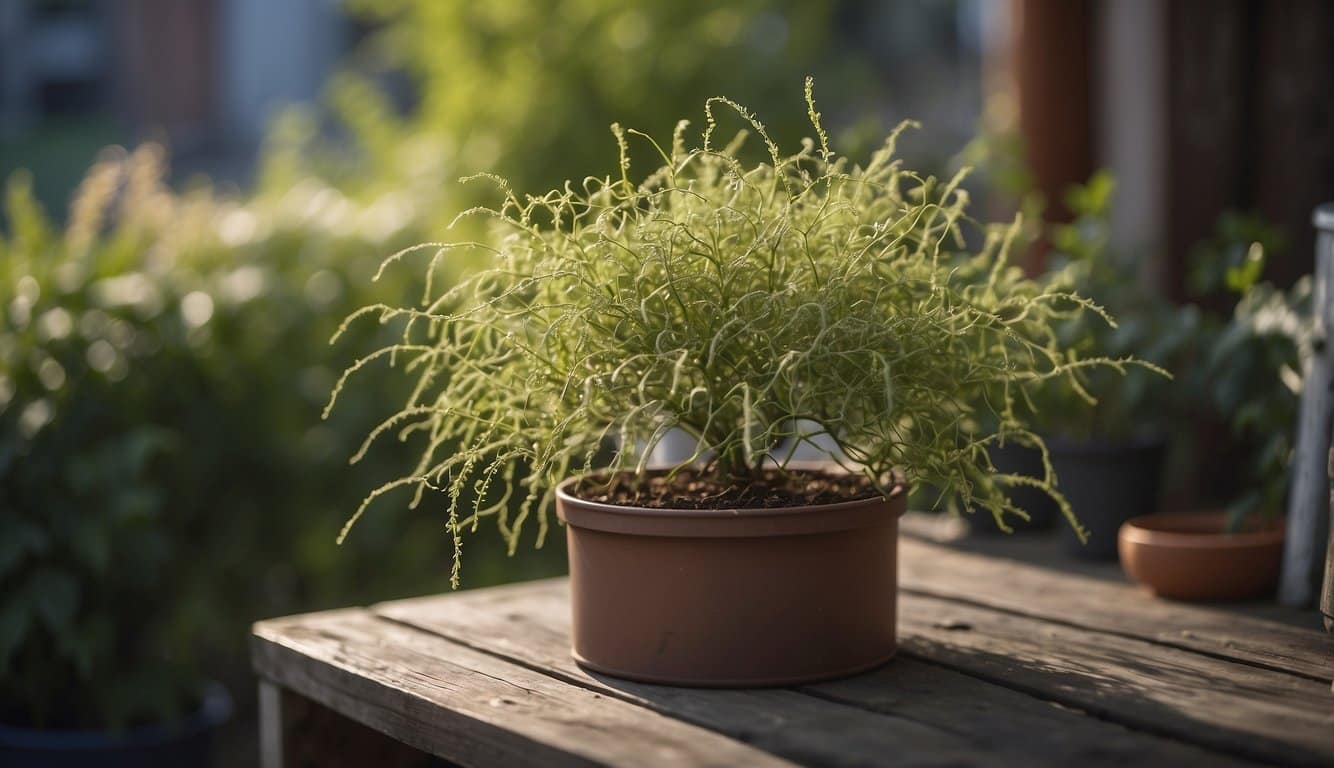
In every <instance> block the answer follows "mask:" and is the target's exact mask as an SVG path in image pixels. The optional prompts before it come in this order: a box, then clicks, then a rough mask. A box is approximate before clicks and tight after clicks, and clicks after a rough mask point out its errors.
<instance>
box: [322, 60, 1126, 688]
mask: <svg viewBox="0 0 1334 768" xmlns="http://www.w3.org/2000/svg"><path fill="white" fill-rule="evenodd" d="M810 88H811V86H810V83H809V81H808V83H807V91H806V95H807V107H808V116H809V118H810V120H811V125H812V130H813V131H814V134H815V139H814V140H808V141H807V142H805V143H804V145H803V147H802V149H801V150H800V151H799V152H797V153H796V154H791V155H785V154H783V153H782V152H781V151H780V150H779V148H778V147H777V146H776V145H775V143H774V142H773V141H771V140H770V137H769V135H768V134H767V132H766V130H765V128H764V126H763V124H762V123H760V122H759V121H758V120H757V119H756V118H755V117H754V116H752V115H751V114H750V113H749V112H747V111H746V110H745V109H744V108H743V107H740V106H739V105H737V104H735V103H733V102H731V101H728V100H726V99H721V98H715V99H711V100H709V101H708V102H707V103H706V106H705V118H706V124H707V127H706V128H705V130H704V132H703V135H702V143H701V144H700V145H699V146H698V147H697V148H690V147H689V146H688V145H687V138H686V131H687V123H686V122H685V121H682V122H681V123H679V124H678V126H677V128H676V130H675V131H674V133H673V135H672V138H671V141H670V142H664V143H662V144H660V143H658V142H657V141H655V140H654V139H652V138H651V137H649V136H648V135H646V134H642V133H639V132H636V131H625V130H622V129H621V128H620V127H619V126H615V125H613V126H612V130H613V132H614V134H615V137H616V140H617V144H618V146H619V150H620V165H619V169H618V170H617V172H616V173H615V174H614V175H612V176H609V177H604V178H595V177H590V178H588V179H585V180H584V181H583V182H581V183H578V184H575V183H569V184H567V185H565V187H563V188H561V189H557V190H553V191H551V192H548V193H546V194H542V195H536V196H531V195H530V196H520V195H518V194H516V193H515V192H514V191H512V190H511V189H510V188H509V187H508V185H506V184H505V182H503V181H501V180H499V179H496V178H494V177H488V178H491V180H492V181H493V182H495V183H496V185H497V186H498V188H499V195H500V196H501V198H502V202H501V203H500V204H499V205H498V206H496V207H494V208H489V209H488V208H483V209H474V210H470V211H467V212H465V214H463V215H469V216H471V215H482V216H488V217H490V218H491V219H493V220H494V221H495V222H496V227H497V232H496V239H495V241H494V242H485V243H477V242H473V243H460V244H451V245H444V246H441V245H438V244H430V245H425V246H421V247H420V248H419V249H417V250H421V251H425V252H427V253H430V254H432V256H431V259H430V261H429V263H428V266H427V280H426V283H427V293H426V295H425V296H424V297H423V299H424V300H423V304H422V305H421V306H420V307H408V308H397V307H391V306H384V305H379V306H373V307H368V308H366V309H365V310H364V311H363V313H358V315H354V316H353V317H352V318H350V319H349V323H350V322H353V321H355V320H356V318H357V317H359V316H361V315H363V314H365V315H371V316H374V317H376V318H378V319H379V321H380V322H382V323H383V322H399V323H401V324H402V327H403V336H402V340H401V342H400V343H398V344H395V345H392V346H389V347H386V348H383V349H380V350H378V351H376V352H374V353H372V354H370V355H368V356H366V357H363V358H361V359H360V360H358V361H357V362H356V363H354V364H353V365H352V366H351V367H350V368H349V370H348V372H347V373H346V374H345V375H344V377H343V379H342V380H340V382H339V383H338V385H337V386H336V387H335V389H334V392H333V395H332V397H331V401H330V407H333V406H334V404H335V401H336V400H337V397H338V394H339V391H340V390H341V389H342V387H343V385H344V383H345V382H346V379H347V376H348V375H350V374H352V373H354V372H355V371H357V370H361V369H363V368H364V367H365V366H366V365H369V364H371V363H372V362H373V361H375V360H387V361H391V362H392V364H395V365H398V366H401V367H402V368H403V370H404V371H405V372H410V373H411V374H412V375H413V376H414V377H415V379H416V388H415V391H414V393H413V395H412V397H411V399H410V400H409V401H408V402H407V403H406V405H405V407H404V408H403V409H402V410H401V411H399V412H398V413H396V414H395V415H393V416H391V417H390V418H388V419H387V420H386V421H385V422H384V423H383V424H382V425H381V426H380V427H379V428H378V429H376V430H375V431H373V432H372V433H371V435H370V436H369V437H368V439H367V445H366V446H363V450H362V451H361V452H360V453H359V454H358V457H359V456H361V455H364V453H365V451H366V450H367V449H368V448H369V447H370V444H371V442H373V441H374V440H375V439H376V438H378V437H379V436H381V435H384V434H389V433H397V434H398V435H399V436H400V438H403V439H412V438H417V439H419V440H420V441H421V444H422V446H423V447H422V449H421V455H420V459H419V460H418V461H417V462H416V464H415V466H413V467H412V468H411V470H410V471H409V472H407V473H406V474H404V475H403V476H402V477H400V478H398V479H396V480H393V481H391V482H388V483H386V484H385V485H383V486H381V487H380V488H378V489H376V490H375V491H373V492H372V493H371V494H370V495H369V496H368V497H367V498H366V500H365V501H364V502H363V503H362V505H361V506H360V507H359V508H358V510H357V511H356V513H355V514H354V515H353V516H352V518H351V519H350V520H349V521H348V527H350V526H352V525H353V524H354V523H355V522H356V520H357V519H358V518H359V517H360V516H361V515H362V514H363V512H364V511H365V510H366V508H367V506H368V505H369V504H370V503H371V502H373V501H374V500H375V499H377V498H379V497H380V496H382V495H384V494H386V493H389V492H391V491H394V490H396V489H406V490H407V491H410V492H411V494H412V497H413V501H412V503H413V504H416V503H419V502H421V501H422V500H424V499H426V498H427V497H428V495H430V496H431V497H434V496H435V495H443V497H444V500H443V501H442V502H441V503H442V505H443V506H444V507H445V509H446V516H447V523H446V525H447V529H448V531H449V532H450V534H451V536H452V537H453V541H454V547H455V554H456V559H455V563H454V567H455V569H456V570H455V574H456V575H457V573H458V571H457V569H458V568H459V566H460V560H459V555H460V554H461V550H460V536H461V534H463V533H464V532H465V531H469V530H473V529H475V528H476V527H477V526H478V525H479V523H480V522H481V520H482V519H483V518H485V517H493V518H494V519H495V521H496V523H497V524H498V525H499V527H500V530H501V531H502V532H503V534H504V535H505V536H506V538H507V539H508V540H509V541H510V542H511V545H512V546H514V545H517V543H518V541H519V539H520V537H521V536H523V535H524V534H525V531H526V530H527V528H526V524H527V523H529V522H530V521H533V520H535V521H536V524H537V532H536V540H537V542H538V544H539V545H540V544H541V543H542V542H543V541H544V540H545V539H546V537H547V536H548V532H549V525H550V523H549V512H548V510H550V509H551V508H552V507H553V506H554V508H555V510H556V512H557V514H558V516H559V517H560V519H561V520H562V521H563V522H564V523H565V524H566V528H567V543H568V549H569V556H570V575H571V599H572V610H573V618H574V621H573V646H574V648H573V650H574V654H575V657H576V659H578V660H579V661H580V662H581V663H582V664H584V665H586V666H587V667H589V668H591V669H594V670H598V671H601V672H606V673H610V674H613V675H617V676H622V677H627V678H632V679H639V680H649V681H655V682H666V683H675V684H688V685H726V686H733V685H767V684H782V683H791V682H795V681H798V680H812V679H820V678H827V677H831V676H838V675H843V674H849V673H852V672H855V671H857V670H861V669H864V668H867V667H870V666H874V665H876V664H879V663H881V662H883V661H884V660H885V659H887V658H889V657H890V656H891V655H892V654H893V653H894V651H895V647H896V644H895V604H896V583H897V572H896V567H895V558H896V549H897V548H896V530H897V521H898V516H899V515H900V514H901V513H902V511H903V509H904V499H905V493H906V488H907V487H909V486H910V485H912V484H929V485H931V486H933V487H935V488H938V489H940V490H941V492H942V493H944V494H947V495H949V496H951V497H952V498H956V499H958V500H959V501H960V503H961V504H962V505H963V506H964V507H965V508H966V509H967V510H969V511H973V510H977V511H979V512H985V513H988V514H990V515H992V516H994V518H995V520H996V522H997V524H999V525H1000V526H1001V527H1003V528H1005V527H1008V524H1007V522H1006V521H1007V519H1013V518H1014V517H1016V516H1017V517H1019V518H1023V517H1024V516H1025V514H1026V513H1025V512H1024V511H1023V510H1022V509H1019V508H1018V507H1016V505H1015V504H1014V503H1013V502H1012V501H1011V499H1010V497H1009V495H1008V491H1009V490H1010V489H1012V488H1013V487H1026V486H1031V487H1038V488H1041V489H1042V490H1044V491H1045V492H1046V493H1048V494H1050V495H1051V496H1052V498H1053V499H1055V501H1056V503H1057V505H1058V507H1059V508H1060V509H1061V510H1062V512H1063V514H1064V516H1065V518H1066V519H1067V521H1068V522H1069V524H1070V525H1071V527H1072V528H1073V529H1074V530H1075V531H1076V533H1077V535H1082V529H1081V528H1080V527H1079V525H1078V523H1077V522H1076V521H1075V519H1074V517H1073V515H1072V514H1071V513H1070V510H1069V506H1068V504H1066V502H1065V500H1064V498H1063V497H1062V496H1061V494H1060V492H1059V491H1058V490H1057V487H1056V477H1055V476H1054V475H1053V474H1052V473H1051V472H1050V471H1049V472H1047V473H1046V475H1044V476H1043V477H1041V478H1032V477H1027V476H1019V475H1014V474H998V473H996V472H995V471H994V469H993V468H992V466H991V464H990V462H989V459H988V449H989V448H990V447H991V446H993V445H997V444H1000V443H1005V442H1009V441H1018V442H1024V443H1027V444H1029V445H1032V446H1034V447H1035V448H1036V449H1038V450H1039V451H1044V448H1043V441H1042V439H1041V438H1040V437H1039V436H1038V435H1036V434H1035V433H1033V432H1032V430H1031V429H1030V428H1029V425H1028V424H1027V423H1026V422H1025V421H1024V419H1023V418H1022V417H1021V416H1020V415H1019V414H1020V413H1021V411H1020V409H1018V408H1017V407H1016V403H1017V402H1018V401H1019V400H1021V399H1023V398H1025V397H1028V396H1030V395H1031V394H1032V393H1034V392H1037V391H1040V390H1042V389H1044V388H1045V387H1047V386H1065V385H1067V384H1068V383H1069V380H1070V377H1071V376H1072V374H1073V372H1074V371H1077V370H1082V369H1085V368H1093V367H1108V368H1114V369H1124V368H1126V367H1127V361H1118V360H1113V359H1079V358H1077V357H1075V356H1072V355H1071V353H1070V351H1069V350H1067V349H1063V348H1062V347H1061V346H1060V344H1059V342H1058V340H1057V337H1056V333H1055V327H1054V326H1055V324H1056V323H1057V322H1058V320H1059V319H1061V318H1067V317H1071V316H1076V315H1079V314H1082V313H1084V312H1093V313H1098V314H1102V313H1101V312H1100V310H1098V308H1097V307H1095V306H1093V305H1092V304H1091V303H1090V302H1088V301H1086V300H1084V299H1082V298H1080V297H1079V296H1077V295H1075V294H1072V293H1070V292H1067V291H1063V290H1059V289H1057V288H1055V287H1053V286H1052V285H1050V284H1044V283H1039V282H1035V281H1032V280H1029V279H1026V278H1025V277H1024V276H1023V273H1022V271H1021V270H1020V269H1018V268H1016V267H1012V266H1010V265H1009V264H1008V263H1007V256H1008V252H1009V248H1010V244H1011V243H1012V241H1013V240H1014V237H1015V235H1016V233H1017V232H1018V230H1019V222H1018V221H1016V222H1013V223H1011V224H1008V225H1001V226H987V227H981V226H978V227H976V228H974V229H972V233H973V234H976V235H977V236H978V237H979V238H980V240H981V243H980V246H979V247H978V248H977V249H976V250H974V251H969V250H967V249H966V248H965V245H964V243H965V240H964V234H965V230H967V229H969V228H970V227H972V226H973V225H972V224H971V222H970V220H969V219H967V217H966V206H967V203H968V196H967V194H966V192H965V191H964V190H963V188H962V187H961V186H960V182H961V181H962V178H963V177H962V175H959V176H956V177H955V178H953V179H950V180H948V181H943V182H942V181H940V180H937V179H935V178H931V177H922V176H919V175H917V174H915V173H913V172H911V171H908V170H906V169H904V168H903V166H902V164H901V163H900V162H899V161H898V160H896V159H894V157H893V152H894V147H895V140H896V138H897V137H898V135H899V132H898V131H895V132H894V133H893V134H891V135H890V136H889V138H888V139H887V140H886V142H885V144H884V146H883V147H882V148H881V149H880V150H879V151H878V152H876V153H875V154H874V155H873V156H872V157H871V158H870V159H869V161H868V162H867V163H866V164H865V165H853V164H851V163H850V162H849V161H848V160H846V159H844V158H841V157H839V156H837V155H836V154H835V153H834V152H833V151H832V150H831V149H830V147H829V144H828V140H827V137H826V134H825V131H824V129H823V127H822V125H821V122H820V118H819V114H818V112H816V109H815V104H814V102H813V99H812V97H811V90H810ZM724 110H730V111H733V112H735V113H736V114H739V115H740V116H741V118H742V119H743V120H744V122H745V124H746V127H747V128H748V129H749V130H751V131H753V132H754V133H755V134H758V136H759V139H760V142H761V144H762V148H761V150H760V152H759V153H758V159H751V158H752V157H753V156H752V155H751V154H748V153H747V149H748V148H747V147H746V145H745V144H744V141H745V139H746V137H747V132H746V131H742V132H741V133H739V134H738V135H737V136H736V138H734V139H733V140H731V141H730V142H728V143H726V144H719V143H718V141H717V140H716V134H717V132H718V118H719V117H720V116H721V115H720V113H722V112H723V111H724ZM900 130H902V127H901V128H900ZM631 141H640V142H642V143H643V146H644V147H645V149H646V150H648V151H649V152H650V153H651V154H652V155H654V156H655V157H656V158H657V161H658V163H657V165H658V167H656V168H655V169H654V170H652V171H651V172H649V173H647V174H645V175H644V176H643V177H642V181H636V180H634V178H635V177H633V176H632V174H631V153H630V151H629V147H628V144H629V142H631ZM459 248H463V249H470V248H471V249H482V250H484V251H486V252H487V253H489V254H490V255H491V258H492V262H493V263H492V266H491V267H490V268H489V269H486V270H484V271H482V272H479V273H476V274H474V275H472V276H470V277H468V278H467V279H465V280H463V281H462V282H461V283H459V284H458V285H456V286H454V287H452V288H449V289H446V290H436V289H435V288H434V286H433V282H432V280H431V279H430V276H431V274H432V272H433V271H434V270H435V268H436V267H437V266H438V265H439V263H440V262H441V260H442V259H445V258H448V257H449V254H450V253H452V252H453V251H454V250H455V249H459ZM411 250H412V249H410V251H411ZM406 255H407V252H404V253H400V254H396V255H395V256H393V257H390V259H389V260H388V262H387V264H391V263H394V262H397V261H399V260H400V259H402V258H403V257H404V256H406ZM345 327H346V324H345ZM810 425H815V427H814V428H811V426H810ZM672 430H684V431H685V432H686V433H688V434H690V435H692V436H694V437H696V438H698V447H697V448H696V449H695V450H694V451H693V452H692V454H691V455H690V456H686V457H685V458H684V460H682V461H681V462H679V463H678V464H676V465H675V466H672V467H670V468H665V469H653V470H651V469H649V468H648V466H647V464H648V457H649V456H650V455H651V454H652V453H653V451H654V449H655V447H656V446H657V444H658V443H660V442H661V441H662V439H663V437H664V435H667V434H669V433H671V431H672ZM826 441H832V445H833V446H835V447H836V448H837V450H827V451H826V453H827V454H828V456H829V459H830V461H831V462H834V463H835V464H837V466H836V467H834V468H832V469H830V468H821V467H812V466H810V465H802V466H798V465H796V464H795V463H793V462H791V461H789V460H788V459H789V457H790V455H791V452H792V451H793V450H795V448H794V446H799V445H803V444H810V445H816V446H820V445H825V446H827V445H829V444H830V443H829V442H826ZM706 450H707V452H708V456H709V457H708V458H707V459H705V458H703V457H704V455H705V451H706ZM355 458H357V457H354V459H355ZM343 533H344V535H346V533H347V529H346V528H345V529H344V532H343Z"/></svg>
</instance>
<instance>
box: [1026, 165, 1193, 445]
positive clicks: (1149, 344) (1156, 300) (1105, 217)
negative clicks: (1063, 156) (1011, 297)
mask: <svg viewBox="0 0 1334 768" xmlns="http://www.w3.org/2000/svg"><path fill="white" fill-rule="evenodd" d="M1114 190H1115V182H1114V180H1113V178H1112V176H1111V174H1109V173H1107V172H1106V171H1099V172H1097V173H1095V174H1094V175H1093V176H1092V177H1091V178H1090V179H1089V180H1088V182H1087V183H1085V184H1082V185H1077V186H1075V187H1072V188H1071V189H1070V191H1069V193H1068V194H1067V196H1066V200H1065V203H1066V207H1067V208H1068V209H1069V210H1070V211H1071V212H1072V213H1073V214H1074V220H1073V221H1071V222H1070V223H1068V224H1053V225H1049V226H1048V227H1047V233H1048V237H1049V240H1050V245H1051V250H1050V252H1049V253H1048V256H1047V258H1048V267H1049V271H1048V272H1047V274H1046V275H1045V276H1044V278H1043V279H1044V280H1045V281H1047V282H1048V283H1050V284H1051V285H1052V286H1054V287H1057V288H1059V289H1062V290H1070V291H1075V292H1077V293H1079V294H1080V295H1083V296H1087V297H1089V298H1090V299H1091V300H1092V301H1095V302H1097V303H1098V304H1099V305H1101V306H1103V307H1105V308H1106V309H1107V311H1108V312H1110V313H1111V314H1112V315H1114V316H1116V318H1117V323H1116V324H1111V323H1107V322H1104V321H1103V320H1102V318H1099V317H1096V316H1092V315H1084V316H1081V317H1076V318H1071V319H1070V320H1067V321H1064V322H1062V323H1061V324H1060V325H1059V327H1058V329H1057V335H1058V338H1059V339H1060V341H1061V343H1062V345H1063V346H1064V347H1065V348H1066V349H1068V350H1071V352H1072V353H1073V354H1079V355H1083V356H1107V357H1113V358H1120V357H1127V356H1133V357H1136V358H1139V359H1142V360H1144V361H1146V362H1148V363H1151V364H1152V366H1141V367H1135V368H1130V369H1127V370H1125V371H1124V372H1121V371H1115V372H1113V371H1108V370H1099V369H1088V370H1080V371H1077V372H1075V374H1074V377H1075V379H1076V386H1075V387H1073V388H1070V389H1060V388H1050V389H1048V390H1046V392H1044V395H1043V397H1042V399H1040V400H1039V402H1038V407H1037V409H1036V413H1037V419H1038V420H1039V423H1040V424H1041V429H1042V430H1043V431H1044V432H1046V433H1047V434H1051V435H1060V436H1063V437H1067V438H1070V439H1076V440H1093V439H1100V440H1124V439H1131V438H1134V437H1136V436H1140V435H1143V434H1145V433H1153V432H1158V433H1161V432H1163V431H1164V430H1165V429H1167V426H1166V425H1168V424H1170V423H1171V422H1172V419H1173V418H1174V416H1175V415H1176V414H1177V412H1178V411H1179V406H1180V405H1181V403H1182V400H1181V396H1182V389H1181V388H1180V387H1175V386H1173V385H1172V382H1171V381H1170V377H1165V376H1162V375H1161V371H1162V370H1170V371H1180V370H1182V369H1183V368H1188V367H1189V366H1188V365H1187V360H1189V359H1190V358H1191V357H1192V356H1194V355H1196V354H1197V349H1198V346H1199V342H1200V339H1201V335H1202V334H1203V333H1204V332H1205V322H1204V318H1203V317H1202V316H1201V313H1200V310H1199V308H1198V307H1195V306H1193V305H1188V306H1181V307H1178V306H1176V305H1174V304H1173V303H1172V302H1170V301H1169V300H1168V299H1166V298H1165V297H1163V296H1162V295H1160V294H1159V293H1158V292H1156V291H1153V290H1151V289H1148V288H1146V287H1145V286H1144V281H1143V276H1142V272H1143V269H1144V267H1145V263H1146V262H1145V254H1144V253H1143V252H1139V251H1135V252H1127V253H1117V252H1114V251H1113V250H1112V249H1111V248H1109V247H1108V229H1109V213H1110V209H1111V202H1112V194H1113V192H1114ZM1081 390H1082V394H1087V395H1090V396H1092V397H1093V398H1094V399H1095V400H1096V401H1097V406H1096V407H1094V408H1091V409H1087V408H1078V407H1076V406H1077V399H1078V398H1080V396H1081Z"/></svg>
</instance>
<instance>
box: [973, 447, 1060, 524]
mask: <svg viewBox="0 0 1334 768" xmlns="http://www.w3.org/2000/svg"><path fill="white" fill-rule="evenodd" d="M987 455H988V456H990V457H991V464H992V466H993V467H995V468H996V471H997V472H998V473H1002V474H1008V475H1023V476H1025V477H1033V478H1041V477H1042V476H1043V471H1042V452H1041V451H1039V450H1038V449H1036V448H1029V447H1028V446H1026V445H1019V444H1018V443H1006V444H1005V445H1003V446H992V447H991V448H990V449H988V451H987ZM1006 492H1007V493H1008V494H1009V495H1010V499H1011V500H1012V501H1014V503H1015V506H1017V507H1019V508H1020V509H1022V510H1024V511H1025V512H1027V513H1028V516H1029V519H1028V520H1021V519H1020V518H1017V517H1014V516H1013V515H1008V516H1006V522H1008V523H1009V524H1010V526H1011V527H1012V528H1014V531H1015V533H1023V532H1026V531H1045V530H1049V529H1050V528H1051V527H1052V524H1054V523H1055V522H1056V520H1057V518H1058V517H1059V516H1060V510H1059V509H1058V508H1057V507H1056V502H1054V501H1052V498H1051V497H1050V496H1048V495H1047V494H1046V493H1043V492H1042V491H1040V490H1038V489H1037V488H1030V487H1028V486H1014V487H1010V488H1007V489H1006ZM963 519H964V520H966V521H967V522H968V532H969V533H971V534H975V535H983V536H988V535H993V534H998V533H1000V532H1001V530H1000V528H998V527H996V520H995V518H993V517H992V516H991V515H990V514H989V513H987V512H975V513H973V514H971V515H964V516H963Z"/></svg>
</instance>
